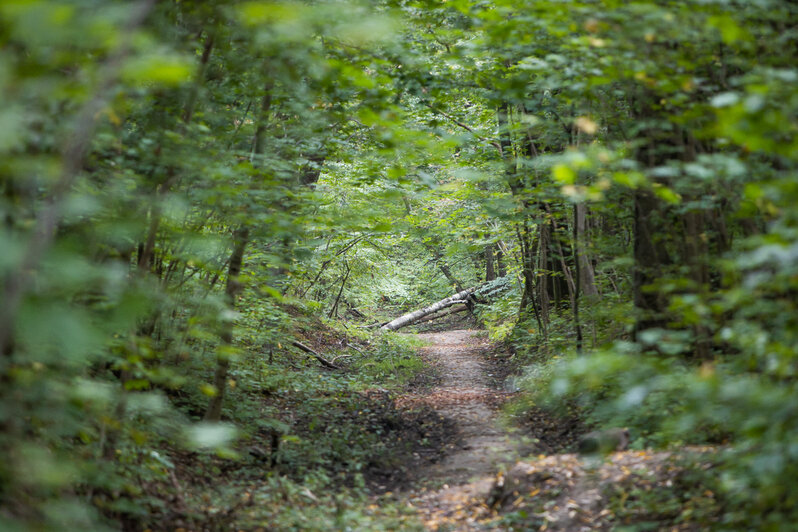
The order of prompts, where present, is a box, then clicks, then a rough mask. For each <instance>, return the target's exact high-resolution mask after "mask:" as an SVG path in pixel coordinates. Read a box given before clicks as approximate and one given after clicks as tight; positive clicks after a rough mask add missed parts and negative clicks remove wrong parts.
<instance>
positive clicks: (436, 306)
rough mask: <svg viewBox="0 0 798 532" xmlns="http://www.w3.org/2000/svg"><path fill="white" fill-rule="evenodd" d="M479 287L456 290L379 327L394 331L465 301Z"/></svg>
mask: <svg viewBox="0 0 798 532" xmlns="http://www.w3.org/2000/svg"><path fill="white" fill-rule="evenodd" d="M479 288H480V287H479V286H475V287H473V288H468V289H466V290H463V291H462V292H457V293H456V294H454V295H453V296H449V297H447V298H445V299H441V300H440V301H438V302H437V303H433V304H432V305H430V306H428V307H424V308H423V309H421V310H416V311H414V312H411V313H409V314H405V315H404V316H399V317H398V318H396V319H395V320H393V321H390V322H388V323H386V324H385V325H383V326H382V327H381V328H382V329H385V330H387V331H395V330H396V329H400V328H402V327H406V326H408V325H412V324H413V323H415V322H417V321H418V320H420V319H421V318H423V317H425V316H429V315H430V314H434V313H436V312H438V311H439V310H443V309H445V308H448V307H451V306H452V305H457V304H458V303H467V302H468V299H469V298H470V297H471V294H473V293H474V292H475V291H477V290H478V289H479Z"/></svg>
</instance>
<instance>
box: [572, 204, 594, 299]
mask: <svg viewBox="0 0 798 532" xmlns="http://www.w3.org/2000/svg"><path fill="white" fill-rule="evenodd" d="M574 229H575V235H574V251H575V254H576V262H577V266H578V269H579V275H578V277H579V279H578V281H579V289H580V291H581V293H582V294H584V295H586V296H588V297H591V296H597V295H598V289H597V288H596V276H595V272H594V271H593V264H592V263H591V262H590V256H589V255H588V254H587V253H586V252H585V249H584V246H585V241H586V238H585V235H586V233H587V208H586V207H585V204H584V203H577V204H575V205H574Z"/></svg>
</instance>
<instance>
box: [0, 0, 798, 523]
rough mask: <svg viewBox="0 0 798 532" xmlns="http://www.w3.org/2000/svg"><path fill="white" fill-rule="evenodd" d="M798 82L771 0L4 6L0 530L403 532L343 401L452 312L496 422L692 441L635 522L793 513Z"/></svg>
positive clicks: (397, 376)
mask: <svg viewBox="0 0 798 532" xmlns="http://www.w3.org/2000/svg"><path fill="white" fill-rule="evenodd" d="M797 65H798V5H796V4H795V3H793V2H790V1H784V0H755V1H752V0H748V1H736V0H685V1H681V2H667V1H657V0H639V1H616V0H584V1H577V0H573V1H555V0H548V1H543V0H492V1H489V2H488V1H482V0H373V1H368V2H366V1H357V0H281V1H237V0H231V1H222V0H203V1H193V0H138V1H113V0H60V1H55V0H53V1H50V0H25V1H22V0H19V1H18V0H6V1H4V2H2V3H0V216H1V217H2V221H1V222H0V294H1V295H0V455H2V456H3V459H2V460H0V528H2V529H3V530H20V531H22V530H106V529H109V530H117V529H125V530H144V529H153V530H159V529H164V530H166V529H175V528H178V527H181V526H182V527H185V528H186V529H192V530H217V529H218V530H221V529H232V528H230V527H235V526H237V527H238V528H240V529H247V530H250V529H251V530H255V529H257V528H258V527H262V528H264V529H270V528H271V529H286V530H288V529H339V528H340V527H342V526H343V525H342V522H343V521H342V520H345V521H348V522H350V523H354V524H353V525H352V526H353V527H354V529H364V530H379V529H385V530H391V529H405V528H407V529H411V525H410V524H408V523H409V522H410V521H411V520H412V519H413V517H412V516H409V517H407V516H404V517H403V516H402V515H403V514H401V512H400V513H397V514H391V513H390V511H393V510H390V511H389V510H385V513H383V514H379V513H373V512H372V510H369V509H368V505H369V504H370V503H369V500H370V499H368V497H369V496H370V493H371V492H370V491H369V490H370V489H371V488H370V485H369V484H368V482H367V481H368V478H369V476H368V470H369V467H371V466H373V465H374V464H375V463H379V464H380V467H381V468H387V469H390V468H392V467H397V466H396V464H397V463H398V462H401V459H400V458H397V457H398V456H400V455H399V454H397V453H400V450H398V447H395V446H392V445H394V443H395V442H393V443H392V437H389V436H387V435H386V433H384V432H379V431H376V429H375V430H374V431H372V428H373V426H376V421H375V422H374V423H375V424H374V425H373V426H372V425H369V424H368V423H369V419H372V418H373V419H377V418H376V417H374V416H389V417H390V416H394V417H391V419H399V417H401V416H405V418H402V419H406V416H407V415H409V414H401V413H397V412H395V411H394V410H395V409H396V408H398V407H396V406H395V404H394V403H390V405H391V406H387V405H388V403H389V402H385V403H379V404H380V405H382V406H379V407H377V406H369V407H368V408H371V409H372V410H368V411H367V414H362V415H364V416H366V417H368V416H372V418H368V419H366V418H364V419H363V421H362V424H360V425H359V424H358V423H361V422H357V423H355V422H351V423H350V421H351V419H350V417H349V414H351V413H353V412H354V413H356V414H353V415H361V414H360V412H366V408H367V407H366V406H364V405H366V404H369V405H371V404H372V403H366V402H364V401H367V398H368V397H372V396H371V395H369V393H371V392H373V391H374V390H375V389H376V390H382V391H385V393H388V392H390V393H401V391H402V390H404V389H406V387H407V386H408V385H409V384H408V383H410V382H415V381H417V380H418V379H419V376H420V375H422V376H423V375H424V374H425V372H427V369H425V366H424V361H423V360H422V359H421V358H419V357H418V356H417V355H416V354H415V351H414V350H415V349H416V348H417V347H418V346H417V345H416V344H415V343H414V342H415V341H414V340H413V339H412V337H410V336H408V335H399V334H395V333H391V332H386V331H384V330H382V329H380V326H382V325H385V324H386V323H388V322H391V320H394V319H395V318H397V317H399V316H402V315H405V314H407V313H410V312H412V311H414V310H418V309H422V308H424V307H427V306H428V305H430V304H433V303H435V302H439V301H441V300H444V299H445V298H447V297H450V296H452V295H453V294H456V295H458V296H459V297H456V298H454V299H451V300H450V301H449V302H448V303H446V305H445V306H441V308H440V309H436V311H435V312H437V313H438V314H436V313H435V312H427V313H426V314H424V315H423V316H419V317H416V318H414V319H413V320H410V321H409V323H408V325H414V324H416V325H417V324H418V323H417V320H418V319H420V318H424V319H427V318H429V317H430V316H432V317H431V318H430V319H431V320H434V318H440V317H441V316H443V315H444V314H446V315H447V319H451V318H452V317H453V316H454V317H457V316H465V317H467V318H468V319H470V320H472V322H471V325H470V326H473V327H479V328H480V329H484V330H485V331H486V332H485V334H486V335H488V336H489V338H490V340H491V341H493V342H495V343H496V344H497V345H501V346H502V349H504V350H505V351H506V352H507V353H512V360H513V364H514V370H515V371H516V373H518V376H517V379H515V380H514V381H513V382H517V383H518V384H517V386H518V387H519V388H520V392H519V398H518V399H517V402H516V404H515V406H514V407H513V408H514V409H515V411H516V412H519V411H520V412H528V411H529V410H530V409H533V408H534V409H538V408H540V409H544V410H546V411H547V412H551V413H553V414H552V415H555V414H557V415H564V414H563V413H568V415H576V416H577V417H578V418H579V419H581V420H582V421H583V422H584V424H585V426H587V427H591V428H592V427H627V428H628V429H629V431H630V433H631V434H632V447H633V448H634V449H638V450H642V449H648V448H655V449H686V448H691V447H701V448H702V449H705V450H707V452H708V453H709V454H708V455H707V456H703V455H702V458H701V459H700V460H699V462H702V463H703V464H711V467H710V466H707V467H702V463H699V464H697V465H696V466H695V471H696V474H699V473H697V472H699V471H700V472H701V475H703V477H702V479H703V480H702V481H701V482H702V483H701V485H702V486H703V487H705V488H706V490H707V491H709V492H710V493H712V494H713V495H712V497H709V499H708V498H707V497H706V496H704V498H701V499H700V500H699V499H692V498H689V497H682V498H679V496H677V497H675V498H668V497H666V496H665V495H663V497H664V498H665V499H667V500H668V501H669V503H670V504H673V505H674V507H673V509H670V508H669V509H668V510H667V511H666V510H663V509H662V508H664V507H665V506H667V505H664V504H661V502H662V501H661V500H657V499H645V498H641V499H639V501H642V502H640V503H639V504H640V505H641V507H645V511H643V510H641V512H642V514H640V515H644V516H645V518H643V517H640V516H639V515H638V516H637V517H634V516H633V517H634V518H633V517H630V519H632V521H630V522H632V523H633V524H634V523H638V524H639V523H641V522H653V523H655V525H654V528H656V527H657V526H661V527H665V526H666V524H667V526H674V527H675V526H677V525H678V526H681V525H682V524H686V525H685V526H687V527H688V528H689V527H691V526H692V527H693V529H701V528H717V529H729V530H736V529H763V530H782V529H784V527H788V526H790V525H791V524H792V523H794V522H796V520H798V513H797V512H798V510H796V508H798V483H796V480H795V479H796V478H798V446H796V441H798V440H796V438H798V386H797V385H798V381H796V378H798V309H797V308H796V304H797V302H798V176H797V175H796V168H797V167H798V136H797V134H798V67H797ZM460 297H462V298H463V299H460ZM422 314H423V313H422ZM432 322H434V321H432ZM402 325H404V324H402ZM389 328H391V327H389ZM386 390H387V391H386ZM372 395H373V394H372ZM368 400H371V399H368ZM374 404H377V403H374ZM413 415H416V414H413ZM379 419H380V420H383V418H379ZM382 422H383V421H380V423H382ZM396 423H398V421H396ZM327 426H338V427H339V428H340V430H341V432H340V433H336V434H333V433H332V432H331V431H328V430H327V429H326V428H324V429H322V427H327ZM386 426H390V423H388V425H386ZM397 426H398V425H397ZM364 427H366V428H364ZM350 429H351V431H350ZM382 430H383V429H380V431H382ZM386 430H388V429H386ZM391 430H393V429H391ZM346 431H350V432H346ZM344 432H346V434H344ZM424 438H426V436H425V437H423V438H422V437H419V438H417V440H419V441H420V440H422V439H424ZM430 441H431V440H430ZM428 443H429V445H430V446H432V445H433V443H430V442H429V441H428ZM424 445H427V443H424ZM375 456H377V457H380V458H379V459H378V458H374V457H375ZM391 457H393V458H391ZM372 469H373V468H372ZM199 471H202V472H203V474H207V475H211V476H213V477H214V478H217V479H221V480H219V486H214V485H213V484H212V483H211V482H210V481H208V482H205V481H203V482H197V486H201V487H202V489H204V490H205V491H204V492H202V493H200V492H199V491H198V492H196V493H194V492H190V489H189V488H188V487H187V486H188V485H190V484H191V482H192V478H199V477H198V476H197V477H193V476H192V475H199V474H200V473H198V472H199ZM231 471H232V472H231ZM256 476H257V478H258V479H259V480H258V481H257V483H256V484H252V485H256V486H257V488H252V487H248V488H246V489H244V488H242V486H243V485H244V484H243V482H244V480H243V479H247V480H248V481H249V480H251V479H252V478H255V477H256ZM364 478H365V480H364ZM252 482H254V481H252ZM688 484H689V482H688ZM252 485H250V484H248V486H252ZM304 489H309V490H313V491H314V492H315V493H318V492H320V491H322V492H328V491H334V490H339V489H340V490H341V491H340V493H338V494H337V495H335V496H333V495H330V496H329V497H327V496H325V497H321V498H318V497H316V496H315V495H313V493H311V495H313V497H308V496H306V495H301V494H302V493H304V491H302V490H304ZM677 489H682V488H679V487H674V488H673V490H674V491H675V490H677ZM186 490H189V491H186ZM242 493H245V494H246V496H245V497H244V499H246V500H248V501H251V500H255V499H257V498H258V497H260V499H257V500H259V505H260V506H259V508H260V509H259V510H258V511H260V512H262V513H261V514H257V512H255V513H254V514H253V513H252V512H254V510H253V511H252V512H250V509H249V508H250V506H251V505H250V506H248V505H249V504H250V503H246V504H245V503H243V502H241V501H242V500H243V499H242ZM308 493H310V491H309V492H308ZM203 497H204V498H203ZM291 497H297V498H298V500H299V499H301V500H303V501H304V502H303V504H304V505H307V507H304V506H303V508H304V509H303V510H301V511H300V510H292V508H291V504H285V501H288V500H293V499H290V498H291ZM302 497H304V499H302ZM336 497H337V498H336ZM697 497H698V496H697ZM209 501H210V502H209ZM624 501H626V498H624ZM674 501H676V502H674ZM646 505H648V506H646ZM658 505H659V510H657V507H658ZM621 506H623V504H622V505H621ZM657 511H659V512H660V513H657ZM314 512H317V513H318V515H317V514H316V513H314ZM347 512H348V513H347ZM370 512H372V513H370ZM396 512H399V510H396ZM646 512H649V513H646ZM668 512H670V513H668ZM245 514H246V515H245ZM345 514H346V515H345ZM344 515H345V516H344ZM652 515H655V516H656V517H651V516H652ZM405 519H407V520H405ZM519 519H521V518H519ZM634 519H637V521H634ZM646 519H648V521H646ZM520 522H521V524H519V525H517V526H518V527H519V528H518V529H524V526H528V527H531V526H532V525H531V524H530V523H533V522H534V523H536V524H535V527H536V528H537V526H539V523H537V522H536V521H528V522H524V521H523V519H521V521H520ZM619 522H620V521H619ZM524 523H526V524H524ZM627 524H628V523H627ZM506 526H510V525H506ZM640 526H641V528H635V530H643V529H645V528H642V527H643V525H640ZM292 527H293V528H292Z"/></svg>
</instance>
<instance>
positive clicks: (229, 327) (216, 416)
mask: <svg viewBox="0 0 798 532" xmlns="http://www.w3.org/2000/svg"><path fill="white" fill-rule="evenodd" d="M248 242H249V228H247V227H239V228H238V229H236V230H235V232H234V233H233V251H232V253H231V254H230V265H229V267H228V269H227V285H226V287H225V291H224V293H225V299H227V305H228V307H229V308H230V309H234V308H235V302H236V298H237V297H238V294H239V293H240V292H241V288H242V287H241V281H240V280H239V276H240V275H241V268H242V267H243V265H244V251H245V249H246V247H247V243H248ZM234 326H235V322H234V320H232V319H228V320H227V321H225V322H224V323H223V324H222V329H221V332H220V334H219V337H220V339H221V341H222V344H223V345H224V346H232V345H233V327H234ZM225 351H226V350H220V352H219V354H218V355H217V358H216V371H215V373H214V375H213V386H214V388H215V389H216V395H214V396H213V397H211V400H210V403H208V409H207V410H206V411H205V420H206V421H219V420H220V419H221V417H222V403H223V402H224V396H225V390H226V389H227V374H228V371H229V369H230V357H229V355H228V354H227V352H225Z"/></svg>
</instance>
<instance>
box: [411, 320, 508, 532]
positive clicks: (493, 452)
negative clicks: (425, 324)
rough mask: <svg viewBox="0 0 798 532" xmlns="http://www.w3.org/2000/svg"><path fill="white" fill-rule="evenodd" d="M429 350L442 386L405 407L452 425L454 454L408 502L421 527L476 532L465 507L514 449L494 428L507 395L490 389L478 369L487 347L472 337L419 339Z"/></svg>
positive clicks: (447, 334) (459, 333) (446, 334)
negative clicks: (427, 409) (424, 407)
mask: <svg viewBox="0 0 798 532" xmlns="http://www.w3.org/2000/svg"><path fill="white" fill-rule="evenodd" d="M418 336H419V337H420V338H422V339H425V340H427V341H429V342H430V344H431V345H429V346H427V347H424V348H423V349H422V354H423V355H424V356H425V357H426V358H427V359H428V361H429V362H430V363H432V364H434V365H436V366H437V367H438V370H439V372H440V374H441V377H442V382H441V383H440V384H439V385H438V386H436V387H435V388H434V389H432V390H431V391H429V392H428V393H425V394H420V395H416V396H406V397H404V398H402V401H403V402H406V403H424V404H428V405H430V406H432V407H433V408H435V409H436V410H437V411H438V412H439V413H440V414H441V415H443V416H445V417H447V418H449V419H451V420H453V421H454V422H455V423H456V425H457V428H458V440H457V442H456V444H457V446H456V448H455V449H454V450H453V451H452V452H450V454H449V455H448V456H446V458H444V459H443V460H442V461H441V462H440V463H438V464H436V465H435V466H433V467H431V468H430V470H429V472H428V473H427V474H426V475H424V480H423V484H424V485H425V486H428V488H427V489H424V490H423V491H419V492H416V493H414V494H412V495H411V496H410V502H411V504H412V505H413V506H415V507H416V508H417V509H418V510H419V512H420V513H421V516H422V517H423V519H424V521H425V523H426V524H427V526H428V527H429V528H430V529H432V530H436V529H438V528H439V527H441V526H443V527H446V528H451V527H452V526H454V527H455V529H456V530H472V529H477V524H476V516H472V515H468V514H467V512H468V511H467V510H466V508H468V507H469V505H467V504H466V503H467V502H468V501H469V500H473V499H474V498H482V499H483V500H484V498H485V497H487V495H488V492H489V491H490V489H491V487H492V485H493V482H494V480H495V473H496V472H497V470H498V469H499V467H500V466H501V465H502V464H510V463H514V461H515V459H516V458H517V456H516V454H517V447H518V444H517V443H516V442H515V441H514V440H513V438H511V437H510V435H509V434H508V433H507V431H506V430H504V429H502V428H501V427H500V426H499V425H498V422H497V406H498V403H500V402H501V401H502V400H503V399H504V398H506V396H507V394H506V393H505V392H503V391H502V390H499V389H496V388H494V387H492V386H491V383H490V378H489V375H488V374H487V372H486V370H485V369H484V364H485V356H484V355H485V353H486V351H487V350H488V349H489V347H490V344H489V342H488V341H487V340H486V339H483V338H480V337H478V336H477V331H473V330H455V331H443V332H437V333H423V334H419V335H418Z"/></svg>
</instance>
